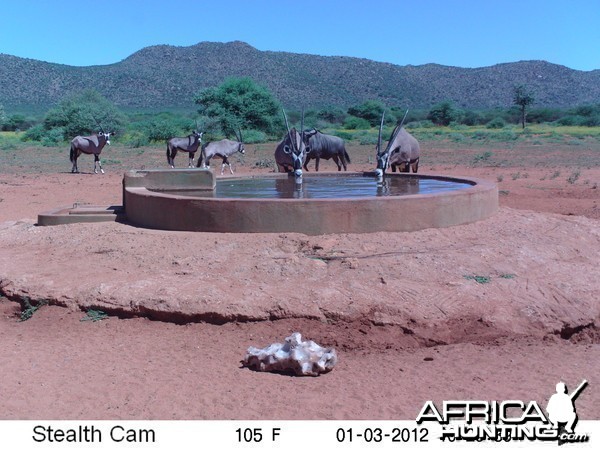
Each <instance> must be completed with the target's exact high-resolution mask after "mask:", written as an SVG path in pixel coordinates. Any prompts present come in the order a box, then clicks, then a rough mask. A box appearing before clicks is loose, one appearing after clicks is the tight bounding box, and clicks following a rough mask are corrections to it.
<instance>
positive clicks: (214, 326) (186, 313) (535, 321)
mask: <svg viewBox="0 0 600 450" xmlns="http://www.w3.org/2000/svg"><path fill="white" fill-rule="evenodd" d="M423 147H424V152H428V153H425V154H426V155H427V157H424V161H423V163H422V171H423V173H444V174H451V175H468V176H476V177H481V178H486V179H490V180H492V181H495V182H498V185H499V189H500V194H501V195H500V203H501V209H500V211H499V212H498V214H496V215H495V216H494V217H492V218H490V219H488V220H486V221H483V222H479V223H476V224H469V225H464V226H460V227H452V228H447V229H441V230H423V231H420V232H416V233H373V234H363V235H325V236H310V237H309V236H304V235H301V234H294V233H288V234H265V235H260V234H254V235H231V234H218V233H206V234H201V233H173V232H162V231H156V230H143V229H138V228H134V227H130V226H128V225H127V224H118V223H109V224H75V225H66V226H58V227H37V226H35V222H36V217H37V214H38V213H40V212H42V211H47V210H49V209H53V208H55V207H58V206H62V205H70V204H73V203H76V202H80V203H91V204H100V205H119V204H120V203H121V178H122V173H123V171H124V170H127V169H128V168H139V167H141V166H142V165H143V166H145V167H163V166H165V165H166V164H165V161H162V159H164V154H163V151H162V150H157V149H143V150H135V151H133V150H130V149H120V150H116V149H111V150H110V153H109V154H108V155H109V156H107V158H113V159H112V160H109V161H107V162H106V163H105V164H104V166H105V169H106V170H107V174H105V175H93V174H90V173H83V174H79V175H72V174H70V173H67V170H68V169H69V165H68V161H66V164H65V161H64V159H65V156H64V154H63V153H64V152H62V153H60V154H58V153H56V154H52V152H50V153H49V154H45V155H32V154H28V153H26V152H23V151H22V150H19V151H13V152H10V154H8V153H4V154H1V155H0V249H1V254H0V339H1V341H2V343H3V345H2V346H0V367H1V368H2V378H3V383H1V384H0V398H2V399H3V405H2V409H1V410H0V418H12V419H31V418H44V419H414V418H415V417H416V415H417V414H418V412H419V410H420V408H421V407H422V406H423V404H424V402H425V401H426V400H434V401H436V402H441V401H443V400H449V399H496V400H505V399H521V400H523V401H529V400H536V401H538V402H540V404H543V405H545V404H546V403H547V401H548V398H549V397H550V395H551V394H552V393H553V392H554V386H555V384H556V383H557V382H558V381H561V380H562V381H564V382H566V383H567V385H568V386H569V387H572V388H574V387H575V386H576V385H577V384H578V383H579V382H580V381H581V380H582V379H584V378H585V379H588V381H589V383H590V385H589V386H588V388H587V389H586V390H585V391H584V392H583V393H582V395H581V396H580V397H579V398H578V400H577V411H578V414H579V417H580V418H581V419H600V401H599V400H600V394H599V391H598V388H597V386H598V385H599V384H600V375H599V374H600V371H599V369H600V362H599V361H600V332H599V323H600V322H599V321H600V305H599V303H598V292H600V277H598V269H597V255H598V254H599V252H600V227H599V226H598V225H599V222H598V221H599V220H600V208H599V206H598V200H599V199H600V192H599V190H598V188H597V183H598V181H600V151H599V150H600V148H599V146H598V143H593V142H591V143H590V142H585V143H584V144H583V145H577V146H575V145H564V144H563V145H553V146H549V148H540V146H523V147H515V146H504V147H503V146H496V147H494V148H491V149H490V148H489V147H486V148H478V147H472V148H466V149H458V147H457V146H455V145H453V144H450V143H424V145H423ZM250 149H251V150H250V151H248V155H247V156H246V158H245V159H244V160H241V161H239V162H238V164H237V167H236V168H237V170H238V173H257V172H261V171H263V172H268V171H270V170H271V169H269V168H265V167H262V166H264V161H266V160H267V159H268V155H269V153H271V152H272V150H271V149H270V148H269V146H268V145H266V144H263V145H262V146H254V147H250ZM483 151H490V152H491V153H492V155H493V156H492V157H491V158H489V160H486V161H485V162H484V163H481V162H479V161H478V159H477V158H476V156H477V155H479V154H481V153H482V152H483ZM370 152H371V149H369V148H367V147H359V146H356V147H352V148H351V149H350V154H351V155H352V156H353V163H354V164H353V165H352V166H351V168H352V169H353V170H366V169H368V168H371V167H372V164H370V163H369V160H370V159H371V158H370V155H369V154H370ZM574 155H575V156H574ZM116 158H118V159H116ZM184 159H185V158H181V159H180V160H176V162H177V163H179V165H181V164H183V163H184V161H183V160H184ZM111 161H112V162H111ZM79 166H80V169H84V170H85V169H86V168H87V170H90V169H91V167H92V162H91V160H90V161H86V160H82V161H81V162H80V164H79ZM321 168H322V170H331V169H332V168H333V163H331V162H329V163H328V162H322V164H321ZM475 276H485V277H488V278H489V281H488V282H486V283H478V282H477V281H476V280H474V279H473V277H475ZM26 299H27V300H29V301H31V302H32V303H34V304H35V303H36V302H43V303H45V302H48V303H49V304H48V305H45V306H42V307H41V308H39V309H38V310H37V311H36V312H35V313H34V314H33V316H32V317H31V318H30V319H29V320H26V321H23V322H20V321H18V318H19V316H20V314H21V310H22V307H21V304H23V303H24V302H25V300H26ZM90 308H92V309H101V310H103V311H107V312H109V313H110V314H111V315H110V317H109V318H108V319H105V320H101V321H98V322H93V321H82V320H81V319H83V318H85V317H86V316H85V312H84V311H86V310H88V309H90ZM154 319H163V320H154ZM165 319H167V320H170V321H171V322H165V321H164V320H165ZM173 322H175V323H173ZM293 331H299V332H301V333H302V334H303V335H304V336H305V337H307V338H310V339H313V340H315V341H317V342H318V343H320V344H322V345H327V346H334V347H335V348H336V349H337V350H338V353H339V364H338V366H337V367H336V368H335V369H334V370H333V371H332V372H330V373H329V374H326V375H323V376H320V377H318V378H297V377H290V376H286V375H278V374H268V373H257V372H252V371H250V370H248V369H245V368H242V367H241V365H240V360H241V359H242V358H243V356H244V354H245V351H246V349H247V347H248V346H250V345H253V346H258V347H262V346H266V345H268V344H270V343H272V342H275V341H281V340H282V339H283V338H284V337H285V336H287V335H289V334H290V333H291V332H293Z"/></svg>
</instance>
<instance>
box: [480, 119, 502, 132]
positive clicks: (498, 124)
mask: <svg viewBox="0 0 600 450" xmlns="http://www.w3.org/2000/svg"><path fill="white" fill-rule="evenodd" d="M505 126H506V121H505V120H504V119H503V118H502V117H496V118H495V119H492V120H490V121H489V122H488V123H487V124H486V126H485V127H486V128H491V129H494V130H497V129H500V128H504V127H505Z"/></svg>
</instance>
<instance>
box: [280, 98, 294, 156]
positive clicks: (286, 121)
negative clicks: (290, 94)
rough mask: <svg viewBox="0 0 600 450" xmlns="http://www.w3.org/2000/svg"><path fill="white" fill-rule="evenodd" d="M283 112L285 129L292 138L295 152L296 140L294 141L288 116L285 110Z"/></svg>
mask: <svg viewBox="0 0 600 450" xmlns="http://www.w3.org/2000/svg"><path fill="white" fill-rule="evenodd" d="M281 111H283V118H284V119H285V127H286V128H287V132H288V137H289V138H290V141H291V142H292V149H294V150H295V145H294V140H295V139H292V132H291V131H290V124H289V123H288V120H287V116H286V115H285V109H283V108H281Z"/></svg>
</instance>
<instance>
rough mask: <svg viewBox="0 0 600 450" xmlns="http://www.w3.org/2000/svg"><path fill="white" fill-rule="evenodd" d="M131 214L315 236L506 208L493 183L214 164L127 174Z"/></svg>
mask: <svg viewBox="0 0 600 450" xmlns="http://www.w3.org/2000/svg"><path fill="white" fill-rule="evenodd" d="M123 205H124V210H125V215H126V217H127V220H128V221H129V222H131V223H133V224H135V225H139V226H142V227H147V228H156V229H162V230H179V231H206V232H224V233H276V232H298V233H304V234H309V235H317V234H330V233H370V232H377V231H416V230H421V229H424V228H439V227H448V226H453V225H460V224H465V223H470V222H474V221H477V220H481V219H485V218H487V217H489V216H490V215H492V214H493V213H494V212H495V211H496V210H497V209H498V189H497V186H496V185H495V184H494V183H491V182H489V181H485V180H480V179H475V178H467V177H460V178H454V177H446V176H436V175H417V174H404V173H402V174H400V173H390V174H386V176H385V179H384V181H383V183H381V182H378V179H377V178H376V177H375V176H374V174H373V173H371V172H364V173H348V172H345V173H343V174H339V173H312V174H305V175H304V177H303V181H302V183H297V182H296V179H295V178H294V177H293V176H290V175H288V174H263V175H257V176H244V177H227V178H220V179H216V178H215V176H214V175H213V173H212V172H210V171H209V170H198V169H175V170H173V169H171V170H154V171H153V170H143V171H130V172H127V173H126V174H125V176H124V179H123Z"/></svg>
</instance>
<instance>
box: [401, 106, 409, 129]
mask: <svg viewBox="0 0 600 450" xmlns="http://www.w3.org/2000/svg"><path fill="white" fill-rule="evenodd" d="M407 115H408V109H407V110H406V112H405V113H404V117H403V118H402V122H400V128H402V125H404V121H405V120H406V116H407Z"/></svg>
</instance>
